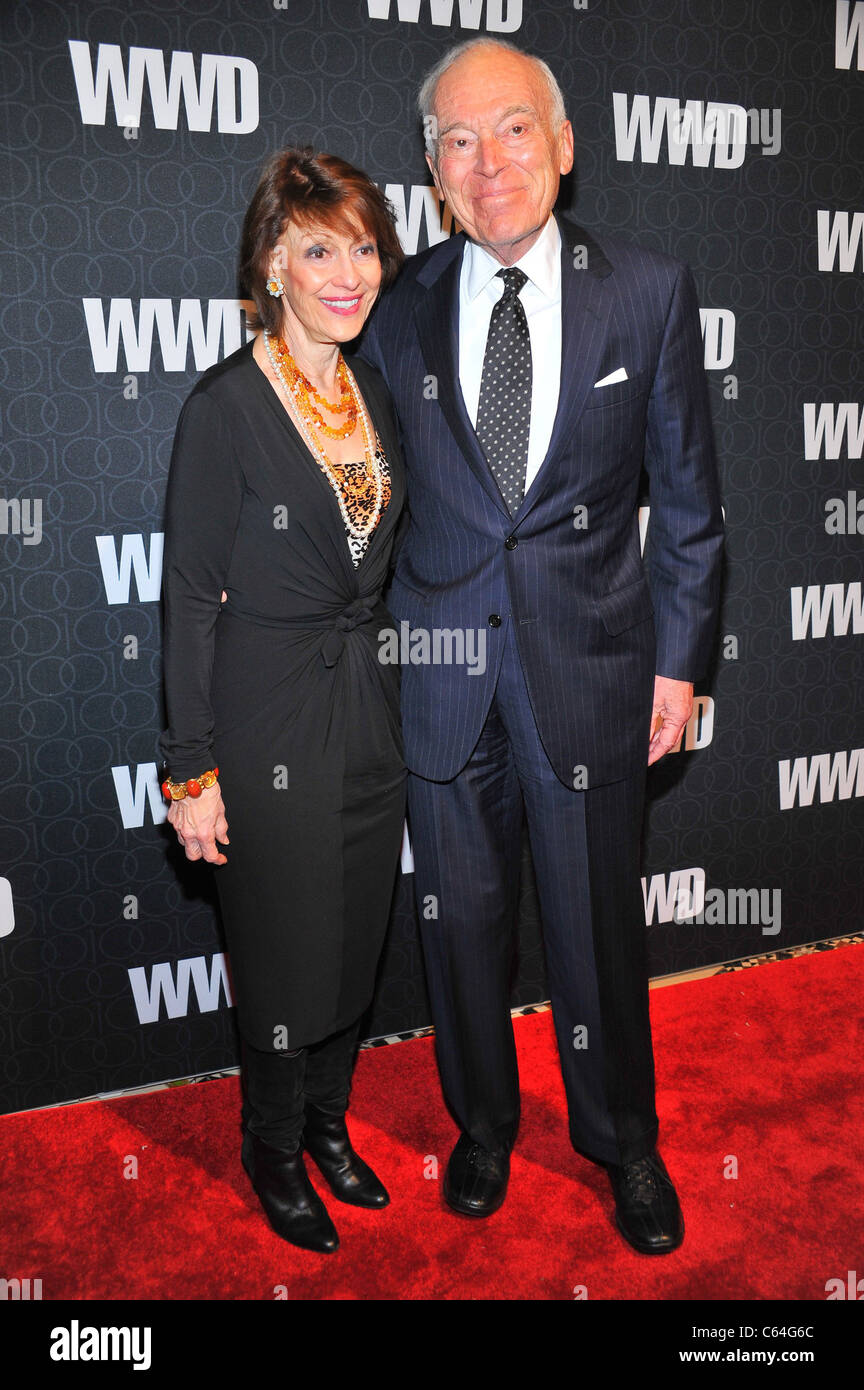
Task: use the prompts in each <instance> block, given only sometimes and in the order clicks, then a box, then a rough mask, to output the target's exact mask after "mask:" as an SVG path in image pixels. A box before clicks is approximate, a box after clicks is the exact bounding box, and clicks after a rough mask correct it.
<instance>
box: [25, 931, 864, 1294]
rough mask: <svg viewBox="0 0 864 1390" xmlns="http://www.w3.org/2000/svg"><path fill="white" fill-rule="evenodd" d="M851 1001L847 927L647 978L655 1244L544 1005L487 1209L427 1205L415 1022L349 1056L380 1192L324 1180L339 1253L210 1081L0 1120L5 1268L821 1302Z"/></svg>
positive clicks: (234, 1098) (136, 1281) (431, 1075)
mask: <svg viewBox="0 0 864 1390" xmlns="http://www.w3.org/2000/svg"><path fill="white" fill-rule="evenodd" d="M862 998H864V947H862V946H860V945H852V946H847V947H842V948H839V949H837V950H834V951H828V952H825V953H820V954H815V955H806V956H801V957H798V958H796V959H793V960H786V961H782V962H777V963H773V964H766V965H762V966H760V967H758V968H756V969H749V970H743V971H740V972H736V973H733V974H729V975H721V976H715V977H713V978H711V979H705V980H698V981H694V982H692V983H688V984H683V985H675V986H671V987H669V988H664V989H659V990H654V991H653V992H652V995H651V1004H652V1018H653V1022H654V1038H655V1052H656V1057H657V1084H658V1090H657V1103H658V1112H659V1115H660V1136H661V1149H662V1152H663V1154H664V1157H665V1159H666V1162H667V1166H668V1167H669V1170H670V1172H671V1173H672V1176H673V1177H674V1178H675V1180H676V1182H677V1185H678V1188H679V1192H680V1194H681V1200H682V1206H683V1208H684V1215H685V1220H686V1223H687V1238H686V1240H685V1242H684V1245H683V1247H682V1248H681V1249H680V1250H678V1251H676V1252H675V1253H674V1254H672V1255H670V1256H666V1257H663V1258H653V1259H652V1258H650V1257H645V1256H639V1255H637V1254H635V1253H634V1252H631V1251H630V1249H629V1248H628V1247H626V1246H625V1245H624V1244H623V1242H622V1241H621V1239H620V1237H619V1236H618V1234H617V1232H616V1231H615V1229H614V1226H613V1224H612V1201H611V1194H610V1189H609V1186H608V1181H607V1179H606V1177H605V1175H604V1174H603V1173H602V1172H600V1171H599V1170H597V1169H595V1168H594V1166H593V1165H591V1164H590V1163H587V1162H585V1161H584V1160H582V1159H580V1158H578V1157H577V1156H576V1155H575V1154H574V1153H573V1151H572V1149H571V1148H570V1147H569V1144H568V1140H567V1132H566V1121H565V1111H564V1098H563V1091H562V1087H561V1082H560V1077H559V1074H558V1069H557V1065H556V1058H555V1051H554V1043H553V1034H552V1018H551V1015H550V1014H549V1013H544V1014H540V1015H535V1016H531V1017H527V1018H522V1019H518V1020H517V1021H516V1039H517V1043H518V1048H519V1063H520V1069H521V1076H522V1090H523V1119H522V1128H521V1132H520V1136H519V1140H518V1144H517V1148H516V1151H515V1154H514V1157H513V1167H512V1177H511V1183H510V1190H509V1193H508V1197H507V1201H506V1202H505V1204H504V1206H503V1207H502V1209H501V1210H500V1211H499V1212H497V1213H496V1214H495V1215H494V1216H493V1217H491V1218H488V1219H487V1220H485V1221H476V1220H472V1219H471V1218H467V1217H459V1216H456V1215H454V1214H452V1213H450V1212H449V1210H448V1209H446V1208H444V1207H443V1205H442V1199H441V1196H440V1185H441V1183H440V1179H441V1176H443V1169H444V1165H445V1163H446V1159H447V1155H448V1153H449V1151H450V1147H451V1145H452V1143H453V1142H454V1140H455V1137H456V1134H455V1130H454V1127H453V1124H452V1122H451V1120H450V1119H449V1117H448V1115H447V1113H446V1111H445V1109H444V1105H443V1102H442V1101H441V1098H440V1091H439V1088H438V1085H437V1077H436V1072H435V1065H434V1057H433V1049H432V1043H431V1041H430V1040H428V1039H420V1040H417V1041H414V1042H406V1043H401V1044H398V1045H396V1046H393V1047H383V1048H378V1049H374V1050H371V1049H370V1050H368V1051H364V1052H363V1053H361V1055H360V1059H359V1062H358V1065H357V1073H356V1080H355V1088H354V1099H353V1105H352V1115H353V1125H352V1133H353V1136H354V1140H355V1143H356V1145H357V1147H358V1149H359V1150H360V1151H361V1152H362V1153H363V1154H364V1156H365V1157H367V1158H368V1159H369V1160H370V1161H371V1162H372V1163H373V1165H374V1166H375V1167H376V1168H377V1170H378V1172H379V1173H380V1175H381V1176H382V1178H383V1179H384V1180H385V1182H386V1183H387V1185H388V1187H389V1189H390V1193H391V1197H392V1203H391V1206H390V1207H389V1208H388V1209H387V1210H386V1211H385V1212H382V1213H370V1212H363V1211H357V1210H354V1209H352V1208H350V1207H345V1206H342V1205H340V1204H339V1203H337V1202H336V1201H335V1200H332V1199H329V1200H328V1205H329V1208H330V1211H331V1214H332V1215H333V1217H334V1220H335V1221H336V1224H337V1227H338V1229H339V1232H340V1236H341V1239H342V1247H341V1249H340V1250H339V1252H338V1253H337V1254H336V1255H331V1256H325V1255H313V1254H308V1253H305V1252H303V1251H299V1250H296V1249H294V1248H293V1247H292V1246H289V1245H287V1244H285V1243H284V1242H283V1241H281V1240H279V1238H278V1237H277V1236H275V1235H274V1234H272V1232H271V1231H270V1229H269V1227H268V1226H267V1225H266V1224H265V1221H264V1218H263V1216H262V1214H261V1213H260V1209H259V1208H258V1206H257V1201H256V1199H255V1197H254V1194H253V1193H252V1190H251V1188H250V1186H249V1184H248V1181H247V1179H246V1175H245V1173H244V1172H243V1170H242V1169H241V1167H240V1161H239V1131H238V1126H237V1121H238V1113H239V1080H237V1079H235V1078H229V1079H226V1080H223V1081H212V1082H206V1083H203V1084H201V1085H195V1086H183V1087H179V1088H175V1089H172V1090H168V1091H161V1092H157V1093H155V1094H152V1095H147V1096H140V1097H134V1098H128V1099H123V1100H114V1101H110V1102H104V1103H92V1104H87V1105H78V1106H68V1107H65V1108H62V1109H59V1110H50V1111H39V1112H31V1113H29V1114H24V1115H15V1116H9V1117H6V1118H5V1119H2V1120H0V1126H2V1130H0V1133H2V1138H3V1145H2V1148H3V1152H4V1154H5V1159H4V1175H3V1184H2V1190H3V1194H4V1208H5V1209H4V1210H3V1212H2V1222H0V1271H2V1272H3V1274H4V1275H5V1277H7V1278H11V1277H18V1278H27V1277H30V1278H41V1279H42V1297H43V1299H46V1300H47V1299H60V1298H72V1299H78V1298H83V1299H90V1298H109V1299H152V1298H155V1299H268V1300H269V1299H273V1298H275V1297H277V1296H278V1286H280V1285H281V1286H285V1288H286V1289H287V1295H288V1297H290V1298H295V1299H572V1298H573V1297H574V1289H575V1288H576V1287H577V1286H585V1288H586V1289H587V1293H588V1297H589V1299H592V1300H593V1299H697V1298H707V1299H720V1298H728V1299H753V1298H756V1299H815V1300H824V1299H825V1297H826V1293H825V1284H826V1281H827V1280H828V1279H831V1278H837V1277H839V1278H842V1279H844V1280H845V1278H846V1275H847V1271H849V1270H853V1269H854V1270H858V1271H859V1272H861V1273H864V1241H862V1233H864V1191H862V1188H864V1182H862V1168H864V1163H862V1160H864V1113H862V1112H864V1101H862V1087H861V1057H862V1045H861V1044H862V1039H861V1019H860V1014H861V1000H862ZM130 1155H131V1156H133V1157H134V1158H137V1160H138V1177H137V1179H124V1177H123V1170H124V1164H126V1163H128V1158H127V1156H130ZM729 1155H731V1156H734V1158H735V1159H737V1165H738V1177H737V1179H729V1178H725V1177H724V1165H725V1166H727V1168H728V1166H729V1159H728V1156H729ZM430 1156H431V1158H430ZM434 1158H437V1160H438V1173H439V1176H438V1177H437V1178H435V1177H426V1176H425V1173H426V1172H428V1171H430V1169H431V1168H433V1167H434V1163H433V1162H432V1160H434ZM310 1171H311V1172H312V1174H313V1180H314V1181H315V1182H316V1185H318V1186H319V1190H320V1191H321V1192H322V1194H324V1193H326V1191H327V1190H326V1188H325V1187H324V1185H323V1182H321V1180H320V1178H319V1176H318V1173H317V1170H316V1169H314V1167H312V1165H310Z"/></svg>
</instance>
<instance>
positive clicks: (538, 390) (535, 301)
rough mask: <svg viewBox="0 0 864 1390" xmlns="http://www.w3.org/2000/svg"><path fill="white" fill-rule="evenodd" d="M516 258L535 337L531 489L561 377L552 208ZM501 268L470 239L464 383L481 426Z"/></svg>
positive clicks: (462, 320)
mask: <svg viewBox="0 0 864 1390" xmlns="http://www.w3.org/2000/svg"><path fill="white" fill-rule="evenodd" d="M515 264H516V265H517V266H518V267H519V269H520V270H522V271H524V273H525V274H526V275H527V276H528V281H527V284H525V285H523V286H522V291H521V294H520V295H519V298H520V299H521V301H522V306H523V308H524V310H525V317H526V319H527V320H528V333H529V336H530V338H531V375H532V387H531V424H530V431H529V435H528V466H527V469H526V473H525V491H526V492H527V491H528V489H529V487H530V486H531V483H532V482H533V480H534V478H535V476H536V474H537V470H538V469H539V467H540V465H541V463H542V462H543V460H544V458H545V457H546V451H547V450H548V448H549V439H550V437H551V435H552V426H553V424H554V422H555V412H556V410H557V409H558V390H559V385H560V380H561V235H560V233H559V231H558V224H557V222H556V221H555V218H554V217H553V216H552V215H551V214H550V216H549V221H548V222H547V223H546V226H545V227H544V228H543V230H542V232H541V233H540V235H539V237H538V238H537V240H536V241H535V243H534V245H533V246H532V247H531V249H530V251H526V252H525V255H524V256H523V257H522V258H521V260H518V261H516V262H515ZM501 269H502V266H501V263H500V261H496V260H495V259H494V257H493V256H490V254H489V252H488V251H486V250H484V248H483V247H482V246H478V245H476V243H475V242H473V241H469V242H468V245H467V246H466V248H465V254H464V256H463V257H462V270H461V275H460V279H459V384H460V386H461V387H462V397H463V399H464V401H465V409H466V410H467V411H468V417H469V419H470V421H471V424H472V425H475V426H476V424H477V406H478V403H479V400H480V378H481V377H482V375H483V354H484V353H485V351H486V339H487V337H488V336H489V320H490V318H491V317H492V309H493V307H494V305H495V303H496V302H497V300H499V299H500V298H501V296H502V294H503V293H504V282H503V280H500V279H497V278H496V276H497V275H498V271H499V270H501Z"/></svg>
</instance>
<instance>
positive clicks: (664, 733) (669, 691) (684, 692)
mask: <svg viewBox="0 0 864 1390" xmlns="http://www.w3.org/2000/svg"><path fill="white" fill-rule="evenodd" d="M692 711H693V686H692V684H691V682H690V681H673V680H669V678H668V677H667V676H655V677H654V705H653V708H652V710H651V741H650V743H649V744H648V766H649V767H650V766H651V764H652V763H656V762H657V760H658V758H662V757H664V756H665V754H666V753H668V752H669V750H670V748H674V747H675V744H676V743H677V742H678V740H679V738H680V737H681V733H682V730H683V728H684V725H685V724H686V723H687V720H688V719H689V718H690V715H691V713H692Z"/></svg>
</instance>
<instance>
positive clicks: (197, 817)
mask: <svg viewBox="0 0 864 1390" xmlns="http://www.w3.org/2000/svg"><path fill="white" fill-rule="evenodd" d="M168 823H169V825H172V826H173V827H174V830H175V831H176V832H177V839H178V840H179V841H180V843H181V845H182V846H183V848H184V850H185V851H186V858H187V859H206V860H207V861H208V862H209V863H210V864H227V863H228V860H227V858H226V857H225V855H224V854H222V852H221V851H220V850H219V849H217V847H216V841H217V840H219V841H220V842H221V843H222V844H223V845H227V844H228V843H229V840H228V822H227V820H226V819H225V807H224V805H223V804H222V793H221V791H220V790H219V783H218V782H214V783H213V786H212V787H205V788H204V789H203V791H202V792H201V795H200V796H194V797H193V796H185V797H184V798H183V800H182V801H172V802H171V805H170V806H169V808H168Z"/></svg>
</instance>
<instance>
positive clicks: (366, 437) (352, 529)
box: [264, 333, 384, 541]
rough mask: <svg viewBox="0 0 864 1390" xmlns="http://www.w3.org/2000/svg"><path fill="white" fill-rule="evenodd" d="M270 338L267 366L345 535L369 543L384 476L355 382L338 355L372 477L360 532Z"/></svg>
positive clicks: (378, 512)
mask: <svg viewBox="0 0 864 1390" xmlns="http://www.w3.org/2000/svg"><path fill="white" fill-rule="evenodd" d="M271 336H272V335H271V334H270V333H265V334H264V346H265V348H266V349H267V356H268V358H269V359H270V366H271V367H272V368H273V372H274V374H275V376H276V378H277V380H278V382H279V385H280V386H281V387H282V390H283V392H284V393H285V395H286V397H287V398H288V401H289V403H290V404H291V405H292V406H293V407H294V414H295V416H296V418H297V422H298V423H299V426H300V432H301V434H302V435H303V438H304V439H305V440H306V443H307V445H308V447H309V450H310V452H311V453H312V454H313V455H314V458H315V462H316V463H317V464H318V466H319V468H320V469H321V471H322V472H323V474H324V476H325V477H326V478H327V481H328V482H329V484H330V486H331V488H332V489H333V491H334V493H335V494H336V501H337V502H338V503H339V511H340V512H341V514H342V520H343V521H344V523H345V529H346V531H347V532H348V534H349V536H353V538H354V540H357V541H365V540H368V538H369V536H371V534H372V532H373V531H374V529H375V527H376V526H377V525H378V521H379V519H380V517H381V502H382V499H383V497H384V475H383V473H382V470H381V466H380V464H379V463H378V457H377V454H376V451H375V445H374V443H373V438H372V426H371V424H370V422H369V417H368V415H367V414H366V407H365V405H364V403H363V398H362V396H361V395H360V392H359V391H358V389H357V383H356V381H355V380H354V373H353V372H352V371H351V368H350V367H349V366H348V364H347V362H345V359H344V358H343V357H342V355H341V353H340V358H341V360H342V362H343V363H344V366H345V371H346V372H347V374H348V382H349V384H350V387H351V394H352V396H353V397H354V404H355V405H356V407H357V414H358V415H359V417H360V428H361V430H362V431H363V451H364V453H365V455H366V476H367V477H369V475H370V473H371V475H372V476H373V477H374V479H375V507H374V509H373V511H372V516H371V518H370V521H369V524H368V526H366V527H365V528H364V529H363V530H360V529H359V528H358V527H356V526H355V525H354V523H353V521H352V520H351V517H350V516H349V515H348V508H347V507H346V506H345V499H344V497H343V496H342V489H341V487H340V486H339V482H338V479H337V478H336V476H335V474H334V471H333V470H334V468H335V466H336V465H335V464H333V463H332V462H331V460H330V459H329V458H328V457H327V455H326V453H325V452H324V449H323V448H322V446H321V445H320V444H319V443H318V440H317V439H315V438H313V436H312V433H311V431H310V430H309V429H308V427H307V425H306V421H305V420H304V418H303V412H302V411H301V409H300V404H299V401H298V399H297V395H296V392H295V390H292V388H291V386H290V385H289V383H288V382H287V381H286V380H285V373H284V371H283V370H282V364H281V363H280V362H279V361H278V360H277V358H276V354H275V352H274V351H273V347H272V345H271V342H270V339H271Z"/></svg>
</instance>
